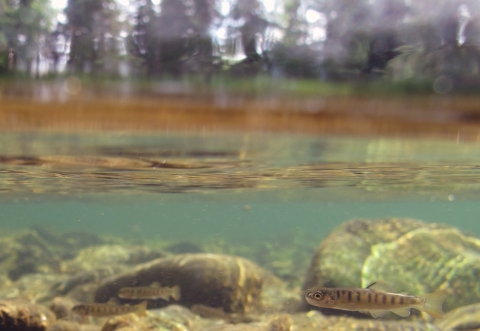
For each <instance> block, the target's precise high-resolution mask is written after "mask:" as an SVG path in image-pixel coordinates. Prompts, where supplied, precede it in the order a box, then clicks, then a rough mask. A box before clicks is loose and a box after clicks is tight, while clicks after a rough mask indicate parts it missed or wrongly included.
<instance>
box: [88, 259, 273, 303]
mask: <svg viewBox="0 0 480 331" xmlns="http://www.w3.org/2000/svg"><path fill="white" fill-rule="evenodd" d="M155 282H157V283H160V284H161V286H174V285H178V286H179V287H180V289H181V299H180V300H179V301H178V302H175V303H180V304H183V305H186V306H192V305H194V304H204V305H207V306H210V307H220V308H222V309H224V311H225V312H247V311H249V310H252V309H255V308H259V307H260V305H261V301H262V300H261V298H262V289H263V287H264V285H266V284H268V283H270V284H277V285H278V286H280V285H281V284H282V283H281V281H280V280H278V279H277V278H276V277H275V276H273V275H272V274H270V273H269V272H268V271H266V270H264V269H262V268H261V267H259V266H258V265H256V264H255V263H253V262H251V261H249V260H247V259H244V258H241V257H236V256H229V255H222V254H181V255H177V256H172V257H165V258H160V259H157V260H154V261H152V262H149V263H146V264H143V265H140V266H138V267H136V268H135V269H133V270H131V271H129V272H125V273H122V274H120V275H118V276H114V277H111V278H108V279H106V280H105V281H104V282H103V283H102V284H101V285H100V286H99V287H98V289H97V291H96V293H95V301H97V302H107V301H109V300H110V299H111V298H117V295H118V291H119V290H120V289H121V288H122V287H131V286H149V285H151V284H152V283H155ZM120 301H121V302H122V303H130V301H129V300H120ZM166 304H168V302H166V301H163V300H153V301H151V302H150V303H149V307H161V306H164V305H166Z"/></svg>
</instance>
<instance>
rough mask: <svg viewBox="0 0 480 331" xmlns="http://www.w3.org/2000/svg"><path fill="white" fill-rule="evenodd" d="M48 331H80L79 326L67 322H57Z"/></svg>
mask: <svg viewBox="0 0 480 331" xmlns="http://www.w3.org/2000/svg"><path fill="white" fill-rule="evenodd" d="M48 331H81V328H80V324H78V323H75V322H68V321H58V322H56V323H55V324H53V325H52V326H51V327H50V328H48Z"/></svg>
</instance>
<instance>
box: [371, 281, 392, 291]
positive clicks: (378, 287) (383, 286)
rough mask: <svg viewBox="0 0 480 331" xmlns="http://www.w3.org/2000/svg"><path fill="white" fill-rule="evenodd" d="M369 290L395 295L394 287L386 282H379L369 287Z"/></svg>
mask: <svg viewBox="0 0 480 331" xmlns="http://www.w3.org/2000/svg"><path fill="white" fill-rule="evenodd" d="M367 288H368V289H369V290H372V291H377V292H387V293H393V289H392V286H391V285H390V284H389V283H387V282H386V281H384V280H377V281H376V282H375V283H372V284H370V285H368V286H367Z"/></svg>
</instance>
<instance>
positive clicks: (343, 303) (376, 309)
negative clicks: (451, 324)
mask: <svg viewBox="0 0 480 331" xmlns="http://www.w3.org/2000/svg"><path fill="white" fill-rule="evenodd" d="M447 294H448V293H447V291H445V290H439V291H437V292H434V293H428V294H423V295H420V296H418V297H417V296H412V295H406V294H399V293H393V291H392V289H391V287H390V285H389V284H388V283H386V282H384V281H377V282H375V283H373V284H371V285H370V286H368V287H367V288H341V287H334V288H329V287H324V288H320V289H317V290H314V291H308V292H307V293H306V294H305V300H306V301H307V302H308V303H309V304H311V305H313V306H317V307H323V308H333V309H340V310H348V311H359V312H362V313H367V314H368V313H369V314H371V315H372V317H375V318H377V317H383V316H385V315H386V314H387V313H388V312H389V311H390V312H392V313H394V314H396V315H398V316H401V317H407V316H410V309H411V308H415V309H418V310H420V311H423V312H426V313H427V314H429V315H431V316H433V317H435V318H442V317H443V310H442V304H443V301H444V300H445V298H446V296H447Z"/></svg>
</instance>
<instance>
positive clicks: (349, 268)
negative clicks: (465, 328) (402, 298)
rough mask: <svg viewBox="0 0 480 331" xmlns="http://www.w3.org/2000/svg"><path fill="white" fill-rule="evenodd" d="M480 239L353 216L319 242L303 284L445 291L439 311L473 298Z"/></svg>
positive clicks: (411, 222)
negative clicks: (379, 282)
mask: <svg viewBox="0 0 480 331" xmlns="http://www.w3.org/2000/svg"><path fill="white" fill-rule="evenodd" d="M479 270H480V240H479V239H477V238H475V237H474V236H472V235H469V234H466V233H464V232H462V231H460V230H458V229H456V228H454V227H450V226H446V225H440V224H428V223H424V222H422V221H419V220H415V219H407V218H386V219H380V220H365V219H355V220H353V221H350V222H347V223H345V224H342V225H341V226H339V227H338V228H336V229H335V230H334V231H333V232H332V233H331V234H330V235H328V236H327V238H326V239H325V240H324V241H323V242H322V243H321V244H320V246H319V247H318V249H317V252H316V254H315V256H314V258H313V260H312V263H311V266H310V269H309V271H308V273H307V276H306V280H305V283H304V286H303V288H304V289H308V288H314V287H316V286H319V285H320V284H324V285H325V286H331V287H366V286H368V285H369V284H371V283H373V282H375V281H376V280H379V279H382V280H385V281H387V282H389V283H391V284H392V285H393V287H394V290H395V291H397V292H407V293H408V294H412V295H420V294H422V293H428V292H433V291H436V290H439V289H446V290H447V291H448V293H449V295H448V297H447V299H446V300H445V303H444V306H443V307H444V310H445V311H449V310H451V309H453V308H456V307H460V306H463V305H467V304H471V303H475V302H478V301H479V300H480V288H479V287H478V286H476V284H478V279H479V276H480V271H479Z"/></svg>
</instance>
